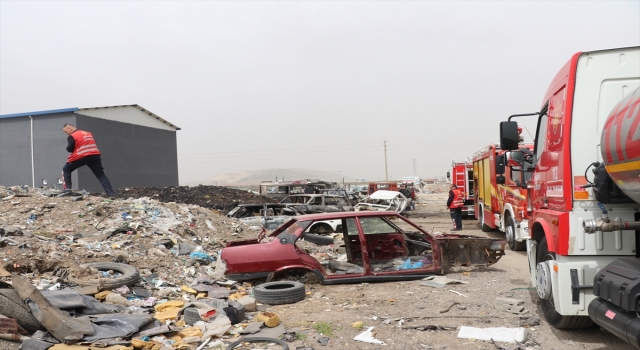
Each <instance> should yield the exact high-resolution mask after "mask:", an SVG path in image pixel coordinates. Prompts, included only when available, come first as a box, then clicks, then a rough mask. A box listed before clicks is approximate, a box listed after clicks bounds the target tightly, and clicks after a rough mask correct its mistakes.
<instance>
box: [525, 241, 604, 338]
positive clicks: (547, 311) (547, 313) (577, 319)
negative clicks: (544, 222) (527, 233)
mask: <svg viewBox="0 0 640 350" xmlns="http://www.w3.org/2000/svg"><path fill="white" fill-rule="evenodd" d="M555 259H556V254H555V253H552V252H550V251H549V246H548V245H547V238H546V237H543V238H542V241H541V242H540V247H539V248H538V255H537V258H536V263H539V262H543V261H547V260H555ZM540 303H541V304H542V305H541V306H542V313H543V314H544V318H545V319H546V320H547V322H549V323H550V324H551V325H552V326H553V327H555V328H558V329H578V328H589V327H591V326H593V321H592V320H591V318H589V316H564V315H560V314H559V313H558V312H557V311H556V307H555V304H554V303H553V294H552V296H551V298H549V300H543V299H541V300H540Z"/></svg>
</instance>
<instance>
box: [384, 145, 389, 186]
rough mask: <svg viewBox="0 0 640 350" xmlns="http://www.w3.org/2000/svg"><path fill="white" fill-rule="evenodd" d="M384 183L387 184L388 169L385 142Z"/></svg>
mask: <svg viewBox="0 0 640 350" xmlns="http://www.w3.org/2000/svg"><path fill="white" fill-rule="evenodd" d="M384 181H386V182H389V169H388V168H387V141H386V140H385V141H384Z"/></svg>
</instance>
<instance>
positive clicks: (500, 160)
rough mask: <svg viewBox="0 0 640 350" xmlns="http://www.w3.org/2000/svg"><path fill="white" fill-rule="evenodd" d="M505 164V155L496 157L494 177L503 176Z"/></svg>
mask: <svg viewBox="0 0 640 350" xmlns="http://www.w3.org/2000/svg"><path fill="white" fill-rule="evenodd" d="M506 162H507V155H506V154H501V155H499V156H497V157H496V175H502V174H504V171H505V163H506Z"/></svg>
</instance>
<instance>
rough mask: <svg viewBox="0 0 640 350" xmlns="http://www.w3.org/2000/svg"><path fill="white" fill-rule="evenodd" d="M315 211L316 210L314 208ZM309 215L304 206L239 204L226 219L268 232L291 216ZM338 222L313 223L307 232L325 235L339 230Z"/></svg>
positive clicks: (307, 209)
mask: <svg viewBox="0 0 640 350" xmlns="http://www.w3.org/2000/svg"><path fill="white" fill-rule="evenodd" d="M316 210H318V209H317V208H316ZM308 213H309V208H308V207H307V206H306V205H292V204H281V203H267V204H239V205H238V206H237V207H235V208H233V209H231V211H229V212H228V213H227V217H231V218H236V219H238V220H240V221H241V222H242V223H244V224H246V225H248V226H260V227H263V228H265V229H267V230H269V231H271V230H275V229H277V228H278V227H280V226H281V225H282V224H284V223H285V222H287V221H289V220H290V219H291V217H292V216H298V215H305V214H308ZM339 225H340V220H325V221H319V222H316V223H314V225H313V226H312V227H310V229H309V232H311V233H319V234H327V233H333V232H336V231H337V230H340V226H339Z"/></svg>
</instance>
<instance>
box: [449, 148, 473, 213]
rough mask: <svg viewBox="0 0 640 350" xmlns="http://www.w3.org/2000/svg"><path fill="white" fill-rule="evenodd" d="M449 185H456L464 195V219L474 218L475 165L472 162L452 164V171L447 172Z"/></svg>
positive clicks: (453, 162) (454, 162)
mask: <svg viewBox="0 0 640 350" xmlns="http://www.w3.org/2000/svg"><path fill="white" fill-rule="evenodd" d="M467 159H468V158H467ZM447 179H448V180H449V183H451V184H455V185H456V186H458V188H459V189H460V190H462V192H463V193H464V206H463V207H462V217H472V216H473V215H474V213H473V201H474V185H473V165H472V164H471V162H464V163H463V162H456V161H455V160H454V161H452V162H451V171H450V172H449V171H448V172H447Z"/></svg>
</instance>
